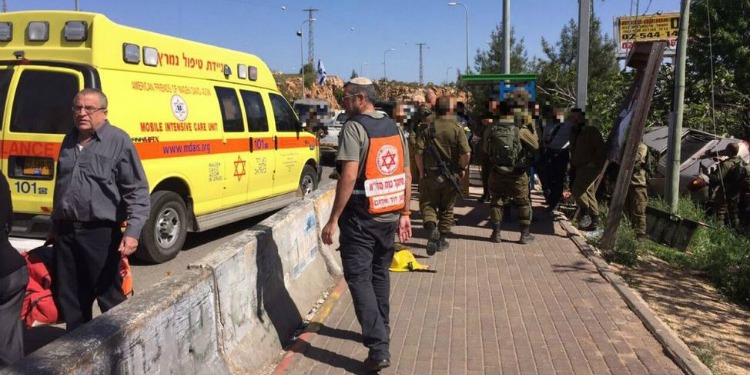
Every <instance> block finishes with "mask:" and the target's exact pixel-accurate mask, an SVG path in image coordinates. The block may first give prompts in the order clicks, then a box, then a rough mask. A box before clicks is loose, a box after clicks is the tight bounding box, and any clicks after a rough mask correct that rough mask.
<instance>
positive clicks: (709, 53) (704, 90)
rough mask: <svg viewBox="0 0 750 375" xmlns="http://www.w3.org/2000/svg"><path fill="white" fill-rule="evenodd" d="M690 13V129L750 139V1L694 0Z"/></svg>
mask: <svg viewBox="0 0 750 375" xmlns="http://www.w3.org/2000/svg"><path fill="white" fill-rule="evenodd" d="M690 11H691V14H690V25H689V35H690V39H689V41H688V49H687V57H688V64H687V69H686V80H687V81H688V82H690V88H689V90H686V98H685V118H686V119H688V121H689V122H688V123H689V124H690V125H689V126H691V127H696V128H701V129H705V130H706V131H709V132H715V133H724V134H729V135H734V136H738V137H743V138H745V139H748V138H750V63H749V62H750V33H748V32H747V30H748V29H750V2H748V1H708V0H693V1H692V5H691V9H690ZM712 98H713V101H714V106H715V109H713V108H712V105H711V103H712ZM714 119H715V121H714Z"/></svg>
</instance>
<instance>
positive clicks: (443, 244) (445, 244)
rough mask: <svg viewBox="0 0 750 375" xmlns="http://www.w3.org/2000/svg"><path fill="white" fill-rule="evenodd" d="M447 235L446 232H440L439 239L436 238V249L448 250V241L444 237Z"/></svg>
mask: <svg viewBox="0 0 750 375" xmlns="http://www.w3.org/2000/svg"><path fill="white" fill-rule="evenodd" d="M447 237H448V234H447V233H440V239H439V240H438V248H437V251H444V250H448V247H449V246H450V242H448V240H447V239H446V238H447Z"/></svg>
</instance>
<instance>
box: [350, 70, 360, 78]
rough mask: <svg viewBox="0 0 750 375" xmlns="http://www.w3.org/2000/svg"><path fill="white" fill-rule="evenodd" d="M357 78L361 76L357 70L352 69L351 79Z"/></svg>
mask: <svg viewBox="0 0 750 375" xmlns="http://www.w3.org/2000/svg"><path fill="white" fill-rule="evenodd" d="M357 77H359V74H357V71H356V70H354V69H352V74H351V75H349V79H352V78H357Z"/></svg>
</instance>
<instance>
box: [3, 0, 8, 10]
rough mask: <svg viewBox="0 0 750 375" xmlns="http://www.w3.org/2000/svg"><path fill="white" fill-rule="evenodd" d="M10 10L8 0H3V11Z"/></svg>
mask: <svg viewBox="0 0 750 375" xmlns="http://www.w3.org/2000/svg"><path fill="white" fill-rule="evenodd" d="M7 11H8V4H7V3H6V0H3V13H5V12H7Z"/></svg>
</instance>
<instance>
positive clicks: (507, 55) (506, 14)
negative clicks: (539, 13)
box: [503, 0, 510, 74]
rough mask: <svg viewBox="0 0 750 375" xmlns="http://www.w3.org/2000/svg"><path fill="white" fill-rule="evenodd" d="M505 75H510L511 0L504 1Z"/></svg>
mask: <svg viewBox="0 0 750 375" xmlns="http://www.w3.org/2000/svg"><path fill="white" fill-rule="evenodd" d="M503 74H510V0H503Z"/></svg>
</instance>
